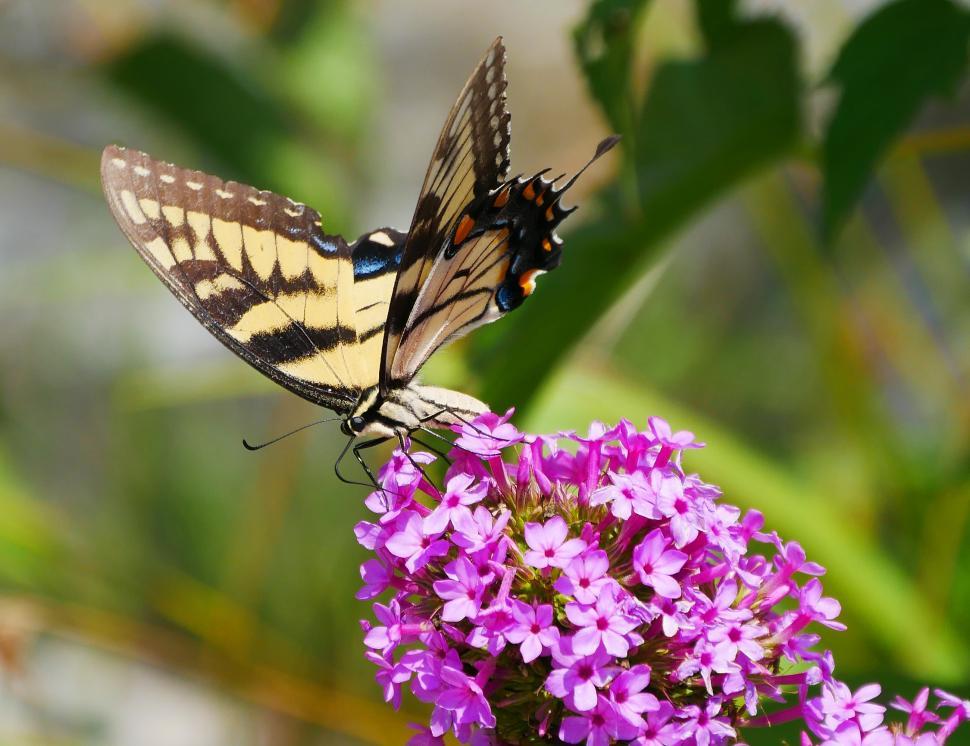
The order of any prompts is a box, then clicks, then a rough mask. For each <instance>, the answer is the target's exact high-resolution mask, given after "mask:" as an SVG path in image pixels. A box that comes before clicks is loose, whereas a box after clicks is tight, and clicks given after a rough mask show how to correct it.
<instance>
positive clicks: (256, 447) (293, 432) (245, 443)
mask: <svg viewBox="0 0 970 746" xmlns="http://www.w3.org/2000/svg"><path fill="white" fill-rule="evenodd" d="M339 419H341V418H340V417H325V418H324V419H322V420H317V421H316V422H311V423H309V424H307V425H301V426H300V427H298V428H296V429H295V430H290V431H289V432H288V433H283V434H282V435H280V436H277V437H275V438H273V439H272V440H267V441H266V442H265V443H259V444H258V445H252V444H251V443H250V442H249V441H247V440H246V439H245V438H243V442H242V443H243V448H245V449H246V450H247V451H258V450H259V449H260V448H265V447H266V446H271V445H273V443H279V442H280V441H281V440H283V439H284V438H289V437H290V436H291V435H296V434H297V433H298V432H300V431H301V430H306V429H307V428H308V427H313V426H314V425H321V424H323V423H324V422H334V421H335V420H339Z"/></svg>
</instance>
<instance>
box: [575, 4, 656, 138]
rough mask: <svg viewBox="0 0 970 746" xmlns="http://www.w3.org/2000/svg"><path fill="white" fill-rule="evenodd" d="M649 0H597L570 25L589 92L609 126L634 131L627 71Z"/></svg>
mask: <svg viewBox="0 0 970 746" xmlns="http://www.w3.org/2000/svg"><path fill="white" fill-rule="evenodd" d="M648 5H649V2H648V0H596V2H594V3H593V4H592V5H590V8H589V13H588V14H587V15H586V19H585V20H584V21H583V22H582V23H581V24H579V25H578V26H577V27H576V28H575V29H573V43H574V45H575V49H576V56H577V57H578V58H579V64H580V66H581V67H582V68H583V72H584V73H585V75H586V83H587V84H588V85H589V90H590V93H591V94H592V95H593V98H595V99H596V101H597V102H598V103H599V105H600V106H601V107H602V109H603V112H604V113H605V114H606V118H607V119H608V120H609V122H610V126H612V127H613V129H614V130H616V131H617V132H620V133H623V134H625V135H627V134H630V133H631V132H633V101H634V98H633V92H632V91H631V89H630V73H631V70H630V68H631V64H632V59H633V43H634V35H635V33H636V29H637V25H638V22H639V20H640V18H641V17H642V15H643V12H644V10H645V9H646V7H647V6H648Z"/></svg>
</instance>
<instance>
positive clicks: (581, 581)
mask: <svg viewBox="0 0 970 746" xmlns="http://www.w3.org/2000/svg"><path fill="white" fill-rule="evenodd" d="M579 587H580V588H589V578H580V579H579Z"/></svg>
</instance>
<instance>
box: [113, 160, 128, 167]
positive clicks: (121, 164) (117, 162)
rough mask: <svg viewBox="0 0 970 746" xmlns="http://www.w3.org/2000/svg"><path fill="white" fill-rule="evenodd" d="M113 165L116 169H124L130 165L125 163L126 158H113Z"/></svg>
mask: <svg viewBox="0 0 970 746" xmlns="http://www.w3.org/2000/svg"><path fill="white" fill-rule="evenodd" d="M111 163H112V164H114V166H115V168H124V167H125V166H127V165H128V164H127V163H125V160H124V158H112V159H111Z"/></svg>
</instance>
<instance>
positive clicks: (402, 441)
mask: <svg viewBox="0 0 970 746" xmlns="http://www.w3.org/2000/svg"><path fill="white" fill-rule="evenodd" d="M407 437H408V438H411V439H412V440H413V437H412V435H411V434H410V433H408V435H407ZM404 438H405V436H404V434H403V433H398V434H397V439H398V442H399V443H400V445H401V453H403V454H404V455H405V457H407V460H408V461H410V462H411V466H413V467H414V468H415V469H417V470H418V471H419V472H420V473H421V476H422V477H423V478H424V481H426V482H427V483H428V484H430V485H431V486H433V487H437V486H438V485H436V484H435V483H434V482H433V481H432V479H431V477H429V476H428V473H427V472H426V471H425V470H424V469H422V468H421V464H419V463H418V462H417V461H415V460H414V459H413V458H412V457H411V453H410V451H409V450H408V444H407V441H406V440H405V439H404ZM416 442H418V443H421V441H416ZM421 445H423V446H424V447H425V448H430V449H431V450H432V451H434V452H435V453H437V454H438V455H439V456H441V457H442V458H444V460H445V461H448V457H447V456H445V455H444V454H442V453H441V452H440V451H437V450H435V449H434V448H431V446H429V445H426V444H425V443H421ZM448 465H449V466H450V465H451V461H448Z"/></svg>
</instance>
